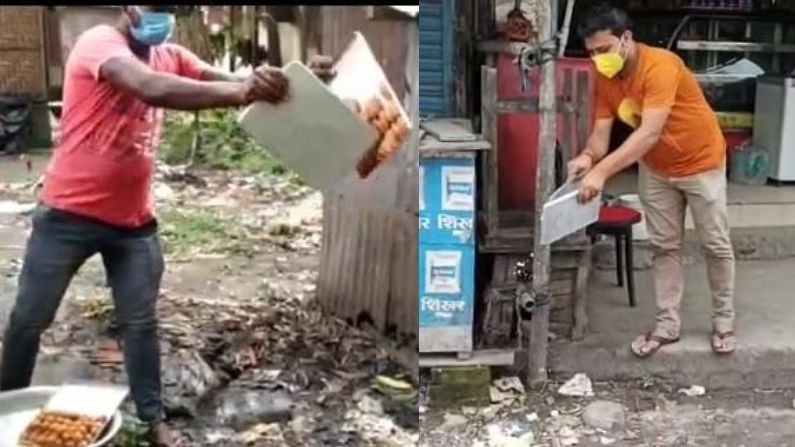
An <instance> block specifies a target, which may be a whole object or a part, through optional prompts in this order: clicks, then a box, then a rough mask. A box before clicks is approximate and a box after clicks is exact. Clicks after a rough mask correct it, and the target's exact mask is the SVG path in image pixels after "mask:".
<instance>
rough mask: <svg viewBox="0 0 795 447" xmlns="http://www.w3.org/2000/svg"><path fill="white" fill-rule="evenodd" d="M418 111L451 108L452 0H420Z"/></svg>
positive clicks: (443, 112)
mask: <svg viewBox="0 0 795 447" xmlns="http://www.w3.org/2000/svg"><path fill="white" fill-rule="evenodd" d="M419 20H420V115H421V116H423V117H430V116H433V117H451V116H453V110H454V102H453V101H454V98H455V83H454V80H453V73H454V72H455V71H454V68H455V67H454V61H455V58H454V57H453V55H454V53H455V41H454V29H455V26H454V20H455V0H420V19H419Z"/></svg>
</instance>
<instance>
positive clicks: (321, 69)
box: [308, 56, 337, 83]
mask: <svg viewBox="0 0 795 447" xmlns="http://www.w3.org/2000/svg"><path fill="white" fill-rule="evenodd" d="M308 67H309V69H310V70H312V73H314V74H315V76H317V77H318V78H320V79H321V80H322V81H323V82H325V83H328V82H330V81H331V80H332V79H334V76H336V75H337V73H336V72H335V71H334V61H333V60H332V59H331V57H330V56H314V57H312V59H310V60H309V65H308Z"/></svg>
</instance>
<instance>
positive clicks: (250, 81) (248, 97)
mask: <svg viewBox="0 0 795 447" xmlns="http://www.w3.org/2000/svg"><path fill="white" fill-rule="evenodd" d="M289 87H290V84H289V82H288V81H287V78H286V77H285V76H284V73H282V71H281V70H280V69H278V68H273V67H268V66H262V67H259V68H257V69H256V70H255V71H254V73H252V74H251V76H249V77H248V78H247V79H246V80H245V81H244V82H243V83H242V84H241V94H242V102H243V104H251V103H252V102H255V101H267V102H269V103H271V104H278V103H280V102H282V101H284V100H285V99H287V96H288V92H289Z"/></svg>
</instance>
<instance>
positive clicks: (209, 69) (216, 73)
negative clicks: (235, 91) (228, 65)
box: [201, 64, 246, 82]
mask: <svg viewBox="0 0 795 447" xmlns="http://www.w3.org/2000/svg"><path fill="white" fill-rule="evenodd" d="M201 80H202V81H210V82H245V81H246V76H243V75H238V74H234V73H230V72H228V71H225V70H221V69H218V68H215V67H213V66H210V65H209V64H208V65H207V66H206V67H203V68H202V74H201Z"/></svg>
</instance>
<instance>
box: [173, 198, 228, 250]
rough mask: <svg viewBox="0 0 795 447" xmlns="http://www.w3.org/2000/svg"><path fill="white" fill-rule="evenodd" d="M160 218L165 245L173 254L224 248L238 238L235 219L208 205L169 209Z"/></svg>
mask: <svg viewBox="0 0 795 447" xmlns="http://www.w3.org/2000/svg"><path fill="white" fill-rule="evenodd" d="M160 222H161V232H160V234H161V237H162V239H163V249H164V251H165V252H166V253H167V254H171V255H190V254H196V253H202V252H203V253H210V252H218V251H224V250H225V249H228V248H229V247H230V246H231V245H233V240H235V239H237V238H238V234H237V232H236V231H234V228H233V225H232V222H230V221H228V220H226V219H224V218H222V217H221V216H220V215H219V214H218V213H216V212H213V211H210V210H206V209H201V208H196V209H176V208H174V209H170V210H167V211H165V212H164V213H162V214H161V215H160Z"/></svg>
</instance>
